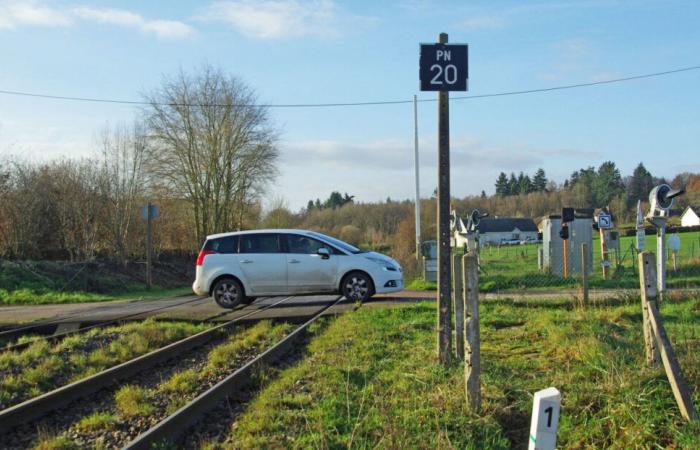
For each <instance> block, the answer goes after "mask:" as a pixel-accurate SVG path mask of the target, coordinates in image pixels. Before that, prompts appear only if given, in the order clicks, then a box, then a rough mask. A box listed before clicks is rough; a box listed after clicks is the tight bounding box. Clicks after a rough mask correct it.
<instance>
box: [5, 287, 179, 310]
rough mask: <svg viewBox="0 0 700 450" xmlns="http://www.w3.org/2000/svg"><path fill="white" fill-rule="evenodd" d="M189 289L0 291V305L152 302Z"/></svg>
mask: <svg viewBox="0 0 700 450" xmlns="http://www.w3.org/2000/svg"><path fill="white" fill-rule="evenodd" d="M191 293H192V289H191V288H189V287H182V288H175V289H165V288H160V287H157V286H154V288H153V289H151V290H147V289H145V288H144V287H143V286H141V285H132V286H129V287H128V288H127V289H126V291H125V292H120V293H117V294H96V293H92V292H82V291H77V292H62V291H56V290H53V289H39V290H34V289H17V290H12V291H8V290H7V289H0V305H46V304H56V303H91V302H108V301H115V300H152V299H159V298H167V297H175V296H179V295H187V294H191Z"/></svg>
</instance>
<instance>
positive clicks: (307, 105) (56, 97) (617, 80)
mask: <svg viewBox="0 0 700 450" xmlns="http://www.w3.org/2000/svg"><path fill="white" fill-rule="evenodd" d="M699 69H700V65H698V66H690V67H682V68H680V69H672V70H665V71H663V72H654V73H647V74H643V75H633V76H629V77H624V78H613V79H610V80H601V81H592V82H590V83H578V84H566V85H562V86H552V87H548V88H540V89H527V90H524V91H508V92H496V93H491V94H480V95H465V96H452V97H450V101H456V100H472V99H478V98H490V97H504V96H508V95H523V94H534V93H537V92H552V91H561V90H565V89H575V88H581V87H589V86H599V85H602V84H612V83H621V82H624V81H632V80H641V79H644V78H653V77H660V76H664V75H671V74H675V73H680V72H689V71H692V70H699ZM0 94H2V95H14V96H21V97H35V98H45V99H50V100H66V101H74V102H90V103H117V104H122V105H155V106H175V107H192V106H195V107H220V108H230V107H234V106H238V107H264V108H333V107H345V106H376V105H400V104H406V103H413V100H384V101H369V102H349V103H283V104H270V105H265V104H240V105H238V104H203V103H159V102H148V101H139V100H117V99H108V98H91V97H69V96H63V95H49V94H37V93H33V92H20V91H7V90H0ZM418 101H419V102H421V103H423V102H435V101H437V99H436V98H424V99H418Z"/></svg>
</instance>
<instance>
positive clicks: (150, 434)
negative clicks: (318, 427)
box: [122, 296, 344, 450]
mask: <svg viewBox="0 0 700 450" xmlns="http://www.w3.org/2000/svg"><path fill="white" fill-rule="evenodd" d="M343 298H344V297H343V296H340V297H338V298H337V299H336V300H335V301H334V302H333V303H332V304H329V305H325V306H324V307H323V308H321V310H320V311H319V312H317V313H316V314H315V315H314V316H313V317H312V318H311V319H309V320H307V321H306V322H305V323H304V324H302V325H301V326H299V327H298V328H296V329H295V330H294V331H292V332H291V333H289V334H288V335H287V336H285V337H284V338H283V339H282V340H281V341H279V342H277V343H276V344H275V345H273V346H272V347H269V348H268V349H267V350H265V351H264V352H262V353H260V354H259V355H258V356H256V357H255V358H253V359H252V360H250V361H248V362H247V363H246V364H245V365H244V366H243V367H241V368H239V369H237V370H236V371H235V372H233V373H232V374H231V375H229V376H227V377H226V378H224V379H223V380H221V381H219V382H218V383H217V384H215V385H214V386H212V387H211V388H210V389H208V390H207V391H205V392H203V393H202V394H200V395H199V396H197V397H196V398H195V399H194V400H192V401H191V402H189V403H188V404H186V405H185V406H183V407H182V408H180V409H178V410H177V411H175V412H174V413H173V414H171V415H169V416H168V417H166V418H165V419H163V420H162V421H160V422H158V423H157V424H156V425H155V426H153V427H152V428H150V429H149V430H147V431H145V432H144V433H141V434H140V435H138V436H137V437H136V438H135V439H134V440H133V441H131V442H129V443H128V444H127V445H125V446H124V447H122V450H141V449H143V450H146V449H150V448H152V446H153V445H154V444H157V443H159V442H161V441H164V440H169V441H173V440H174V439H176V438H177V437H179V436H180V435H181V434H182V433H184V432H185V431H187V429H188V428H189V427H190V426H191V425H193V424H194V423H195V422H196V421H197V419H199V418H200V417H201V416H202V415H203V414H205V413H207V412H208V411H210V410H211V409H212V408H214V407H215V406H216V405H217V404H218V403H219V402H220V401H221V400H223V399H224V398H226V397H228V396H231V395H232V394H235V393H236V392H239V391H240V390H241V389H243V388H245V387H246V386H247V385H248V383H249V381H250V376H251V374H252V373H253V371H254V370H256V369H259V368H262V367H265V366H267V365H269V364H271V363H272V362H274V361H275V360H276V359H277V358H279V357H281V356H282V355H284V354H285V353H286V352H287V351H288V350H289V349H290V348H291V347H292V344H293V343H294V342H296V340H297V339H298V338H299V337H300V336H301V333H302V332H303V331H305V330H306V329H307V328H308V326H309V325H311V324H312V323H314V322H315V321H316V320H317V319H318V318H319V317H321V316H322V315H323V314H324V313H325V312H326V311H327V310H328V309H329V308H332V307H333V306H335V305H337V304H338V303H340V302H341V301H342V300H343Z"/></svg>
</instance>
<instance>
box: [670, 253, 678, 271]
mask: <svg viewBox="0 0 700 450" xmlns="http://www.w3.org/2000/svg"><path fill="white" fill-rule="evenodd" d="M671 260H672V261H673V271H674V272H676V271H677V270H678V251H677V250H673V251H671Z"/></svg>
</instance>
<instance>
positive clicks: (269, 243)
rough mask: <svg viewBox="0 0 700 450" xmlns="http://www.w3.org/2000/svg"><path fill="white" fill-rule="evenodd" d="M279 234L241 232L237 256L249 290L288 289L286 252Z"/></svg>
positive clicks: (280, 291)
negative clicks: (283, 250) (283, 249)
mask: <svg viewBox="0 0 700 450" xmlns="http://www.w3.org/2000/svg"><path fill="white" fill-rule="evenodd" d="M281 236H282V235H280V234H278V233H252V234H242V235H240V238H239V246H238V254H237V255H236V256H237V257H238V264H239V265H240V268H241V271H242V272H243V275H244V276H245V279H246V281H247V284H248V290H249V291H250V292H249V294H253V295H277V294H286V293H287V291H288V288H287V256H286V254H284V253H283V252H282V242H281Z"/></svg>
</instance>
